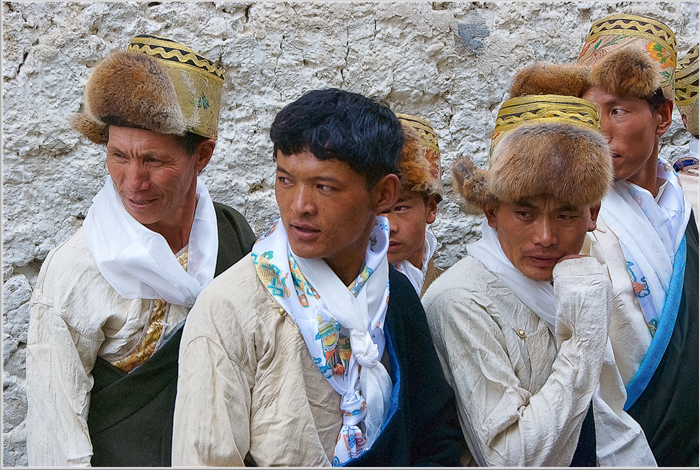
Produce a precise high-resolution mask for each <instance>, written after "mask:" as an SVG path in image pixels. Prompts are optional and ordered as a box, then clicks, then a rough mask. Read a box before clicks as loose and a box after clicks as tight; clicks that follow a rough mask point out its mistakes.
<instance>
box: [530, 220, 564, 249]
mask: <svg viewBox="0 0 700 470" xmlns="http://www.w3.org/2000/svg"><path fill="white" fill-rule="evenodd" d="M532 241H533V242H534V243H536V244H538V245H542V246H544V247H548V246H550V245H556V244H557V241H558V240H557V235H556V230H555V228H554V224H553V223H552V222H551V221H550V220H549V218H547V217H542V218H541V219H540V220H539V221H538V222H537V223H536V227H535V233H534V236H533V240H532Z"/></svg>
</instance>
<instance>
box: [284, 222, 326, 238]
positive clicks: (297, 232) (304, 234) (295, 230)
mask: <svg viewBox="0 0 700 470" xmlns="http://www.w3.org/2000/svg"><path fill="white" fill-rule="evenodd" d="M289 228H290V230H291V232H292V234H293V235H294V237H295V238H297V239H299V240H307V241H308V240H312V239H314V238H316V237H317V236H318V235H319V234H320V233H321V231H320V230H319V229H317V228H315V227H313V226H311V225H306V224H290V225H289Z"/></svg>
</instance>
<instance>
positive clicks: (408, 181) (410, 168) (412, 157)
mask: <svg viewBox="0 0 700 470" xmlns="http://www.w3.org/2000/svg"><path fill="white" fill-rule="evenodd" d="M401 130H402V131H403V139H404V144H403V147H402V148H401V154H400V155H399V170H400V172H401V187H402V188H404V189H408V190H409V191H417V192H421V193H426V194H431V192H432V191H431V188H430V180H431V176H430V163H429V162H428V160H426V159H425V157H424V154H425V150H424V149H423V146H422V145H421V142H420V136H419V135H418V132H416V130H415V129H414V128H413V127H411V126H410V125H408V124H406V123H404V122H402V123H401Z"/></svg>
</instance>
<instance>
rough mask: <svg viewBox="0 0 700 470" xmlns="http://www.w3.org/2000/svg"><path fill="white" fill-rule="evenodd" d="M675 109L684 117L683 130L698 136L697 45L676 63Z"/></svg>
mask: <svg viewBox="0 0 700 470" xmlns="http://www.w3.org/2000/svg"><path fill="white" fill-rule="evenodd" d="M676 107H677V108H678V111H679V112H680V113H681V114H685V116H686V126H685V128H686V129H687V130H688V132H690V133H691V134H692V135H694V136H697V135H698V112H699V111H698V45H697V44H696V45H695V46H693V48H692V49H690V50H689V51H688V53H687V54H686V55H685V56H683V58H682V59H681V60H679V61H678V67H677V68H676Z"/></svg>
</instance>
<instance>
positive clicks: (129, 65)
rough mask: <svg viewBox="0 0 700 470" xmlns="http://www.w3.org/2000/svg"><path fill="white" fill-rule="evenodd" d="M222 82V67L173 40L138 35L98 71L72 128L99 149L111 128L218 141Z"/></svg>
mask: <svg viewBox="0 0 700 470" xmlns="http://www.w3.org/2000/svg"><path fill="white" fill-rule="evenodd" d="M223 82H224V74H223V68H222V66H221V64H220V63H218V62H213V61H211V60H209V59H207V58H205V57H203V56H201V55H199V54H197V53H196V52H194V51H193V50H192V49H191V48H189V47H187V46H185V45H183V44H179V43H176V42H174V41H172V40H170V39H166V38H163V37H159V36H153V35H139V36H136V37H134V38H133V39H132V40H131V42H130V43H129V45H128V47H127V50H126V51H117V52H114V53H112V54H110V55H109V56H107V57H106V58H105V59H103V60H102V61H101V62H100V63H99V64H98V65H97V66H96V67H95V70H94V71H93V72H92V75H91V76H90V78H89V79H88V82H87V84H86V85H85V92H84V97H83V105H84V108H83V111H82V112H81V113H78V114H76V115H74V116H73V117H72V118H71V125H72V127H73V128H74V129H76V130H77V131H78V132H80V133H81V134H83V135H84V136H86V137H87V138H88V139H90V140H91V141H93V142H95V143H98V144H106V143H107V140H108V138H107V126H109V125H116V126H125V127H137V128H141V129H147V130H152V131H155V132H160V133H163V134H175V135H183V134H184V133H185V132H192V133H194V134H197V135H200V136H203V137H208V138H211V139H216V138H217V128H218V121H219V111H220V109H221V90H222V87H223Z"/></svg>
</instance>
